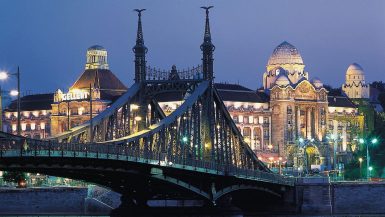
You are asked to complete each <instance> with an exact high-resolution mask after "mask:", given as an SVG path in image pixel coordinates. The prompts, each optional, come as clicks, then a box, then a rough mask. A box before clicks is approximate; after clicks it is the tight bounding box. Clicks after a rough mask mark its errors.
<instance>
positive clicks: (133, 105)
mask: <svg viewBox="0 0 385 217" xmlns="http://www.w3.org/2000/svg"><path fill="white" fill-rule="evenodd" d="M138 108H139V106H138V105H136V104H131V110H137V109H138Z"/></svg>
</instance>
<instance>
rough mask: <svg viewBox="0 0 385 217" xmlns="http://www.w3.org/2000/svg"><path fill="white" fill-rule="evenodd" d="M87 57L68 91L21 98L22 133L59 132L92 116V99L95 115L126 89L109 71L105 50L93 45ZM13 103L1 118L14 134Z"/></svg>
mask: <svg viewBox="0 0 385 217" xmlns="http://www.w3.org/2000/svg"><path fill="white" fill-rule="evenodd" d="M86 57H87V61H86V66H85V71H84V72H83V73H82V74H81V76H80V77H79V78H78V79H77V80H76V82H75V83H74V84H73V85H72V86H71V87H70V88H69V90H68V92H63V91H62V90H60V89H59V90H57V91H56V92H55V93H50V94H36V95H27V96H24V97H21V111H22V112H21V115H22V117H21V131H22V132H21V135H23V136H27V137H32V138H47V137H49V136H51V135H56V134H59V133H62V132H64V131H66V130H68V129H70V128H72V127H75V126H77V125H79V124H81V123H84V122H85V121H88V120H89V119H90V118H91V113H90V108H91V102H92V116H96V115H97V114H98V113H100V112H101V111H103V110H104V109H106V108H107V106H108V105H110V104H111V103H112V102H113V101H114V100H116V99H117V98H118V97H119V96H120V95H122V94H123V93H124V92H125V91H126V90H127V88H126V86H125V85H124V84H123V83H122V82H121V81H120V80H119V79H118V78H117V77H116V76H115V75H114V74H113V73H112V72H111V71H110V70H109V66H108V62H107V51H106V49H104V48H103V47H101V46H99V45H95V46H92V47H90V48H88V50H87V56H86ZM91 96H92V97H91ZM91 99H92V100H91ZM16 106H17V103H16V101H13V102H12V103H11V104H10V106H8V108H7V109H6V110H5V112H4V117H3V119H4V128H5V131H7V132H12V133H15V134H16V126H17V112H16V109H17V107H16Z"/></svg>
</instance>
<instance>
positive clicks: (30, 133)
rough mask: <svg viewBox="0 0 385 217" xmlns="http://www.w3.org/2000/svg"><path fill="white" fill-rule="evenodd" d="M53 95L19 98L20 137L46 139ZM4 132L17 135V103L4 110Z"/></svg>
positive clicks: (48, 132) (49, 125)
mask: <svg viewBox="0 0 385 217" xmlns="http://www.w3.org/2000/svg"><path fill="white" fill-rule="evenodd" d="M52 101H53V94H36V95H27V96H23V97H21V98H20V102H21V103H20V110H21V111H22V112H21V113H20V114H21V135H22V136H26V137H30V138H36V139H39V138H46V137H48V136H49V135H50V131H51V130H50V127H51V118H50V115H51V103H52ZM3 120H4V129H3V130H4V131H6V132H11V133H14V134H17V131H16V130H17V102H16V101H13V102H11V104H10V105H9V106H8V107H7V108H6V109H5V110H4V117H3Z"/></svg>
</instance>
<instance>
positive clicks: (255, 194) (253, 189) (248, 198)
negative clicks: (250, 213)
mask: <svg viewBox="0 0 385 217" xmlns="http://www.w3.org/2000/svg"><path fill="white" fill-rule="evenodd" d="M214 198H215V201H216V202H217V203H218V204H219V205H220V204H222V203H223V204H232V205H234V206H236V207H238V208H241V209H242V210H255V211H264V210H268V209H270V207H274V206H275V205H276V204H279V203H280V202H282V203H283V193H282V192H279V191H277V190H274V188H270V187H268V186H256V185H232V186H228V187H226V188H224V189H222V190H220V191H218V192H217V193H216V194H215V196H214Z"/></svg>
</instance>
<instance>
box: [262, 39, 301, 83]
mask: <svg viewBox="0 0 385 217" xmlns="http://www.w3.org/2000/svg"><path fill="white" fill-rule="evenodd" d="M304 69H305V64H304V63H303V60H302V57H301V54H300V53H299V51H298V50H297V48H296V47H294V46H293V45H292V44H290V43H289V42H286V41H284V42H282V43H281V44H280V45H278V46H277V47H276V48H275V49H274V51H273V53H272V54H271V56H270V58H269V61H268V62H267V66H266V72H265V73H264V74H263V87H264V88H265V89H270V88H271V87H272V85H273V83H274V81H275V80H276V78H277V76H279V75H280V74H281V73H286V74H287V76H288V78H289V80H290V82H291V83H293V84H295V83H297V82H298V81H299V80H301V79H302V78H306V79H308V73H307V72H305V71H304Z"/></svg>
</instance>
